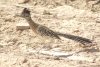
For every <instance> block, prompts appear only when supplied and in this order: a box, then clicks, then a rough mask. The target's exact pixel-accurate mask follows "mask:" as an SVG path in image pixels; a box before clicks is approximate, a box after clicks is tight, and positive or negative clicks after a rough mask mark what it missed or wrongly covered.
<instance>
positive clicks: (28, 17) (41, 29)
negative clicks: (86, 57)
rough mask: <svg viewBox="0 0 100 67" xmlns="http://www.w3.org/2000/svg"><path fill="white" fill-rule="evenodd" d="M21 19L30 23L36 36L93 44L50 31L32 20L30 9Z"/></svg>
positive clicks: (84, 39)
mask: <svg viewBox="0 0 100 67" xmlns="http://www.w3.org/2000/svg"><path fill="white" fill-rule="evenodd" d="M20 17H22V18H25V19H26V21H27V22H28V24H29V26H30V28H31V29H32V30H33V32H34V33H35V34H38V35H39V36H42V37H49V38H53V39H54V38H55V39H58V40H61V38H60V36H62V37H65V38H68V39H71V40H74V41H77V42H80V43H82V44H83V45H86V44H90V43H92V41H91V40H90V39H87V38H83V37H80V36H75V35H71V34H63V33H60V32H55V31H53V30H51V29H49V28H48V27H46V26H43V25H40V24H38V23H36V22H35V21H34V20H33V19H32V17H31V12H30V10H29V9H28V8H24V9H23V11H22V12H21V14H20Z"/></svg>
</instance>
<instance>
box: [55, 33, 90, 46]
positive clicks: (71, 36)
mask: <svg viewBox="0 0 100 67" xmlns="http://www.w3.org/2000/svg"><path fill="white" fill-rule="evenodd" d="M57 34H58V35H59V36H63V37H65V38H68V39H71V40H74V41H77V42H80V43H82V44H84V45H85V44H89V43H92V41H91V40H90V39H87V38H83V37H79V36H75V35H70V34H63V33H57Z"/></svg>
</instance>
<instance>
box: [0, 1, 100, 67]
mask: <svg viewBox="0 0 100 67" xmlns="http://www.w3.org/2000/svg"><path fill="white" fill-rule="evenodd" d="M20 2H22V1H21V0H18V1H16V0H0V67H8V66H9V67H100V45H99V44H100V8H99V6H100V4H97V5H95V6H94V7H93V8H91V7H90V5H91V2H92V1H91V2H89V4H88V5H86V3H85V1H84V0H82V2H80V1H79V0H49V1H46V0H34V1H31V2H29V3H25V4H19V3H20ZM24 7H27V8H29V9H30V10H31V14H32V18H33V20H34V21H35V22H36V23H38V24H41V25H45V26H47V27H48V28H50V29H52V30H54V31H58V32H62V33H69V34H73V35H76V36H81V37H85V38H88V39H90V40H93V42H95V43H96V45H95V46H91V47H83V45H82V44H80V43H77V42H75V41H72V40H69V39H65V38H62V40H60V41H59V40H54V41H51V42H50V43H47V44H45V43H43V42H42V43H41V39H40V38H39V37H38V36H37V35H35V34H34V32H32V30H31V29H26V30H16V25H17V24H18V23H20V22H23V23H24V22H26V21H25V19H23V18H21V17H18V16H17V15H18V14H20V13H21V11H22V10H23V8H24ZM87 45H88V44H87ZM56 48H57V49H56ZM42 49H44V50H48V51H50V50H53V49H56V51H60V52H69V53H71V52H75V54H74V55H75V56H77V57H78V56H82V58H85V57H87V59H86V58H85V59H86V60H78V59H80V57H78V58H73V57H72V59H70V57H66V59H59V58H55V57H54V56H48V55H43V54H38V53H34V52H32V51H33V50H36V51H41V50H42ZM88 58H90V59H88Z"/></svg>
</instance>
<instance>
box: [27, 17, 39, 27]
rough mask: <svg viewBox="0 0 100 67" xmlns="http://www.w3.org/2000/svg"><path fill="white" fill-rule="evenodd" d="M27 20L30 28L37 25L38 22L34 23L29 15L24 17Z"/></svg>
mask: <svg viewBox="0 0 100 67" xmlns="http://www.w3.org/2000/svg"><path fill="white" fill-rule="evenodd" d="M26 20H27V22H28V23H29V25H30V27H31V28H36V27H37V26H38V24H36V23H35V22H34V21H33V20H32V18H31V17H27V18H26Z"/></svg>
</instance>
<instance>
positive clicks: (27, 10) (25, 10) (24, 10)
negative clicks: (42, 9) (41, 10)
mask: <svg viewBox="0 0 100 67" xmlns="http://www.w3.org/2000/svg"><path fill="white" fill-rule="evenodd" d="M20 16H21V17H23V18H28V17H31V15H30V11H29V9H27V8H24V9H23V11H22V13H21V15H20Z"/></svg>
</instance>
